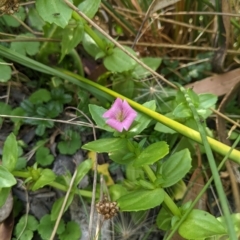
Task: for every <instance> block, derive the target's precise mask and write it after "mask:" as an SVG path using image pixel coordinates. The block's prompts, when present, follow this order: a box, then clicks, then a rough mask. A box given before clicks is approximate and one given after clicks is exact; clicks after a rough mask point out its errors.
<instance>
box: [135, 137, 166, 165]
mask: <svg viewBox="0 0 240 240" xmlns="http://www.w3.org/2000/svg"><path fill="white" fill-rule="evenodd" d="M168 153H169V148H168V145H167V143H166V142H163V141H162V142H156V143H153V144H151V145H150V146H148V147H147V148H146V149H144V150H143V151H142V152H141V153H140V155H139V156H138V157H137V158H136V160H135V161H134V163H133V166H134V167H141V166H143V165H148V164H153V163H155V162H156V161H158V160H159V159H161V158H163V157H165V156H166V155H167V154H168Z"/></svg>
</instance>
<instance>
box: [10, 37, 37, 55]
mask: <svg viewBox="0 0 240 240" xmlns="http://www.w3.org/2000/svg"><path fill="white" fill-rule="evenodd" d="M26 38H35V36H34V35H33V34H31V33H26V34H20V35H18V36H17V39H19V42H12V43H11V47H10V48H11V49H12V50H14V51H16V52H18V53H21V54H22V55H30V56H33V55H35V54H36V53H37V52H38V50H39V45H40V44H39V42H37V41H35V42H27V41H26V42H24V41H23V40H24V39H26Z"/></svg>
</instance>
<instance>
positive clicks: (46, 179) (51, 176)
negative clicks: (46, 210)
mask: <svg viewBox="0 0 240 240" xmlns="http://www.w3.org/2000/svg"><path fill="white" fill-rule="evenodd" d="M55 179H56V175H55V173H54V172H53V171H52V170H50V169H47V168H46V169H44V170H42V172H41V176H40V178H39V179H38V180H37V181H36V182H35V183H34V185H33V186H32V190H33V191H35V190H37V189H39V188H42V187H44V186H45V185H47V184H49V183H51V182H53V181H54V180H55Z"/></svg>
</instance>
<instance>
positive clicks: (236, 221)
mask: <svg viewBox="0 0 240 240" xmlns="http://www.w3.org/2000/svg"><path fill="white" fill-rule="evenodd" d="M231 219H232V222H233V225H234V229H235V231H236V233H237V236H238V239H239V237H240V213H234V214H231ZM217 220H218V221H220V222H221V223H222V225H223V226H225V228H226V229H227V224H226V221H225V217H224V216H222V217H218V218H217Z"/></svg>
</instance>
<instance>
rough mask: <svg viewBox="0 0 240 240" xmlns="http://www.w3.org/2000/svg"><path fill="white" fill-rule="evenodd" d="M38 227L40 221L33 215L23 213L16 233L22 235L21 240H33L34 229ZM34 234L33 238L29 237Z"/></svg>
mask: <svg viewBox="0 0 240 240" xmlns="http://www.w3.org/2000/svg"><path fill="white" fill-rule="evenodd" d="M37 228H38V221H37V220H36V218H35V217H34V216H32V215H29V214H28V215H23V216H22V217H21V218H20V220H19V222H18V223H17V225H16V227H15V235H16V237H19V236H20V234H23V235H21V238H20V239H21V240H25V239H26V240H28V239H29V240H31V239H32V237H33V231H35V230H36V229H37ZM30 236H32V237H31V238H29V237H30Z"/></svg>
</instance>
